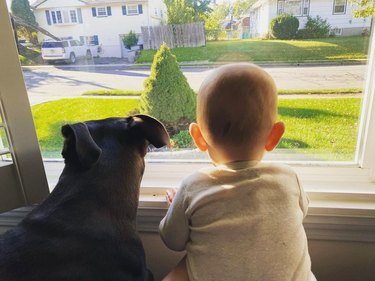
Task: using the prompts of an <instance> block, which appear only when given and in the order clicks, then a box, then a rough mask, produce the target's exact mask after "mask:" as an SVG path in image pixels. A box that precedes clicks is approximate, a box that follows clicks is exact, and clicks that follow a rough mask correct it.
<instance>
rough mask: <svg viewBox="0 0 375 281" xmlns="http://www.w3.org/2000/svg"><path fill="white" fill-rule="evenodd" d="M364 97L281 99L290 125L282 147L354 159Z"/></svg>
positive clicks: (281, 115)
mask: <svg viewBox="0 0 375 281" xmlns="http://www.w3.org/2000/svg"><path fill="white" fill-rule="evenodd" d="M360 104H361V99H360V98H339V99H337V98H332V99H289V100H279V117H278V118H279V120H283V121H284V122H285V125H286V128H287V129H286V132H285V135H284V137H283V139H282V141H281V143H280V144H279V146H278V148H291V149H300V150H301V151H302V152H304V153H309V154H314V155H315V156H317V155H319V156H320V157H322V158H323V159H321V160H324V159H330V160H352V159H353V157H354V152H355V147H356V141H357V134H358V122H359V111H360Z"/></svg>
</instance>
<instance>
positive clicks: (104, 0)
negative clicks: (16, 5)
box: [31, 0, 147, 9]
mask: <svg viewBox="0 0 375 281" xmlns="http://www.w3.org/2000/svg"><path fill="white" fill-rule="evenodd" d="M47 1H48V0H37V1H35V2H34V3H33V4H32V5H31V6H32V8H34V9H36V8H38V7H39V6H40V5H42V4H43V3H45V2H47ZM77 1H79V2H82V3H84V4H85V5H95V4H112V3H124V4H125V3H131V2H137V3H139V2H147V0H77Z"/></svg>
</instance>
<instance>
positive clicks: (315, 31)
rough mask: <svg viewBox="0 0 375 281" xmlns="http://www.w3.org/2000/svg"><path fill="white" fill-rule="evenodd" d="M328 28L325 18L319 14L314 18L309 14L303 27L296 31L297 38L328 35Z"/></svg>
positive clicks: (329, 28) (329, 27)
mask: <svg viewBox="0 0 375 281" xmlns="http://www.w3.org/2000/svg"><path fill="white" fill-rule="evenodd" d="M330 30H331V26H330V24H329V23H328V21H327V19H322V18H321V17H320V16H316V17H315V18H312V17H310V16H309V17H307V22H306V25H305V27H304V28H303V29H301V30H299V31H298V38H302V39H309V38H324V37H328V36H329V32H330Z"/></svg>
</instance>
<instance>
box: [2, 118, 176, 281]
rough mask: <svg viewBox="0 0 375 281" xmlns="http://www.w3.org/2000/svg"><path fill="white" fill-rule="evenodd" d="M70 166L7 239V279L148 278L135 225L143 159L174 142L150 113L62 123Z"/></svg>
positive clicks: (4, 254) (4, 245)
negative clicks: (151, 148)
mask: <svg viewBox="0 0 375 281" xmlns="http://www.w3.org/2000/svg"><path fill="white" fill-rule="evenodd" d="M63 135H64V137H65V143H64V149H63V156H64V158H65V163H66V166H65V168H64V171H63V173H62V175H61V176H60V179H59V182H58V184H57V186H56V187H55V189H54V191H53V192H52V193H51V194H50V196H49V197H48V198H47V199H46V200H45V201H44V202H43V203H42V204H41V205H40V206H38V207H36V208H35V209H34V210H33V211H32V212H31V213H30V214H29V215H28V216H27V217H26V218H25V219H24V220H23V221H22V222H21V223H20V224H19V225H18V226H17V227H15V228H14V229H12V230H10V231H8V232H7V233H5V234H3V235H2V236H0V280H2V281H24V280H25V281H26V280H28V281H34V280H35V281H55V280H56V281H60V280H61V281H63V280H64V281H70V280H72V281H75V280H77V281H86V280H87V281H96V280H98V281H99V280H102V281H107V280H108V281H116V280H119V281H120V280H121V281H125V280H126V281H144V280H152V275H150V274H149V271H148V270H147V268H146V263H145V254H144V249H143V246H142V242H141V240H140V238H139V237H138V234H137V232H136V230H135V219H136V212H137V206H138V196H139V186H140V182H141V178H142V175H143V171H144V160H143V157H144V155H145V154H146V149H147V145H148V143H149V142H151V143H153V144H154V145H155V146H159V147H160V146H162V145H165V144H167V142H168V140H169V139H168V134H167V133H166V131H165V129H164V127H163V126H162V125H161V124H160V123H159V122H158V121H156V120H155V119H153V118H150V117H148V116H136V117H134V118H133V117H129V118H126V119H125V118H122V119H120V118H111V119H106V120H99V121H90V122H86V123H85V124H84V123H79V124H75V125H71V126H69V125H68V126H65V127H63Z"/></svg>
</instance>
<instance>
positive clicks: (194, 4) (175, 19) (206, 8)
mask: <svg viewBox="0 0 375 281" xmlns="http://www.w3.org/2000/svg"><path fill="white" fill-rule="evenodd" d="M164 3H165V5H166V6H167V14H168V23H169V24H183V23H191V22H196V21H203V20H204V19H205V17H207V16H208V14H209V13H210V12H211V11H212V9H211V7H210V3H211V0H164Z"/></svg>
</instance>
